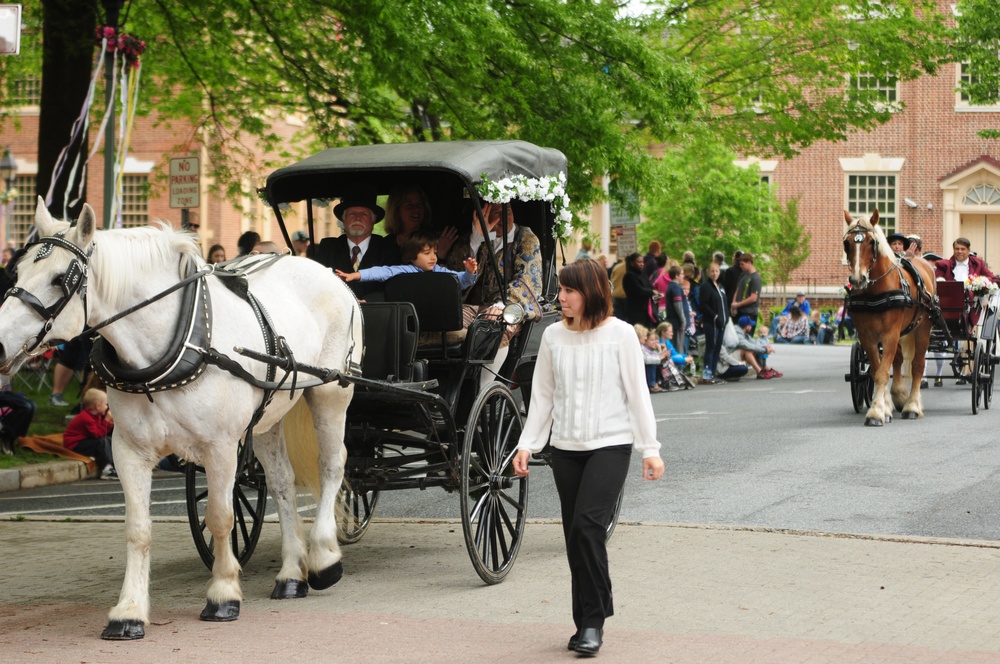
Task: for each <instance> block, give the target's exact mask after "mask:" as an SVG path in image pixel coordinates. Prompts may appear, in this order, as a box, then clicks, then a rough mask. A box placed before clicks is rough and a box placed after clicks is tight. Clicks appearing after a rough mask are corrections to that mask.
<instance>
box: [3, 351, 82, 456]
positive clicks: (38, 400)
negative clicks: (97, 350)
mask: <svg viewBox="0 0 1000 664" xmlns="http://www.w3.org/2000/svg"><path fill="white" fill-rule="evenodd" d="M27 383H30V385H28V384H26V382H25V381H23V380H22V379H21V378H15V379H14V384H13V385H12V386H11V389H12V390H13V391H15V392H22V393H24V395H25V396H27V397H28V398H29V399H31V400H32V401H34V402H35V417H34V419H32V420H31V426H30V427H29V428H28V435H29V436H46V435H48V434H52V433H62V432H63V431H65V430H66V416H67V415H69V413H70V410H71V408H57V407H56V406H50V405H49V396H51V394H52V388H51V387H49V386H47V385H43V386H42V387H41V389H37V388H36V387H34V386H35V385H36V384H37V380H36V379H35V378H34V377H33V376H32V377H31V379H30V380H28V381H27ZM51 384H52V370H51V369H50V370H49V385H51ZM63 398H64V399H66V401H67V402H69V403H70V404H76V402H77V401H79V399H80V382H79V381H78V380H77V379H75V378H74V379H73V380H71V381H70V383H69V387H68V388H67V389H66V393H65V394H64V395H63ZM59 458H60V457H57V456H55V455H52V454H38V453H37V452H32V451H31V450H26V449H23V448H20V447H18V448H17V450H16V453H15V454H14V455H13V456H6V455H0V469H4V468H17V467H18V466H27V465H30V464H33V463H46V462H48V461H56V460H58V459H59Z"/></svg>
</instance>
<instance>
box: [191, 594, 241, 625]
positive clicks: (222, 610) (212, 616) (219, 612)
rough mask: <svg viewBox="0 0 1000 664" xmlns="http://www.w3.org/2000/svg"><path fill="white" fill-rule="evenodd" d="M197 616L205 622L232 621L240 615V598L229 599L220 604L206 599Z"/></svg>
mask: <svg viewBox="0 0 1000 664" xmlns="http://www.w3.org/2000/svg"><path fill="white" fill-rule="evenodd" d="M198 617H199V618H201V619H202V620H205V621H207V622H232V621H234V620H236V619H237V618H239V617H240V600H238V599H230V600H226V601H225V602H223V603H222V604H216V603H215V602H213V601H212V600H208V602H207V603H206V604H205V608H204V609H203V610H202V612H201V615H200V616H198Z"/></svg>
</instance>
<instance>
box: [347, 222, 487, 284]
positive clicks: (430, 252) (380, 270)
mask: <svg viewBox="0 0 1000 664" xmlns="http://www.w3.org/2000/svg"><path fill="white" fill-rule="evenodd" d="M437 244H438V241H437V236H436V235H434V234H432V233H427V232H425V231H414V232H413V233H410V235H409V237H407V238H406V239H405V240H403V246H402V247H400V253H401V254H402V257H403V260H404V261H405V262H406V263H407V265H385V266H378V267H367V268H365V269H363V270H361V271H359V272H341V271H340V270H334V272H336V273H337V276H338V277H340V278H341V279H343V280H344V281H347V282H351V281H387V280H389V279H392V278H393V277H395V276H396V275H398V274H414V273H417V272H447V273H448V274H453V275H455V276H456V277H458V283H460V284H461V285H462V290H465V289H467V288H471V287H472V285H473V284H474V283H476V270H477V269H478V267H479V266H478V265H477V263H476V259H475V258H466V259H465V260H464V261H463V262H462V264H463V265H464V266H465V271H464V272H455V271H454V270H449V269H448V268H446V267H441V266H440V265H438V255H437Z"/></svg>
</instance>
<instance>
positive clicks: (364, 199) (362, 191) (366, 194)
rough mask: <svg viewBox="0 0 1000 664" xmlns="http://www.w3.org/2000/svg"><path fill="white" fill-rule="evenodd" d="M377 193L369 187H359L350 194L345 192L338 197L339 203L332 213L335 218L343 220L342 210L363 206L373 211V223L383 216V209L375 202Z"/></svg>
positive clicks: (380, 219)
mask: <svg viewBox="0 0 1000 664" xmlns="http://www.w3.org/2000/svg"><path fill="white" fill-rule="evenodd" d="M377 199H378V195H377V194H376V193H375V190H374V189H372V188H371V187H361V188H359V189H358V190H357V191H355V192H352V193H350V194H346V195H345V196H344V197H343V198H341V199H340V203H338V204H337V207H335V208H333V214H334V216H335V217H337V219H340V220H341V221H343V220H344V210H347V209H348V208H352V207H363V208H368V209H369V210H371V211H372V212H374V213H375V223H376V224H377V223H378V222H380V221H382V217H384V216H385V210H383V209H382V208H380V207H379V206H378V204H377V203H376V200H377Z"/></svg>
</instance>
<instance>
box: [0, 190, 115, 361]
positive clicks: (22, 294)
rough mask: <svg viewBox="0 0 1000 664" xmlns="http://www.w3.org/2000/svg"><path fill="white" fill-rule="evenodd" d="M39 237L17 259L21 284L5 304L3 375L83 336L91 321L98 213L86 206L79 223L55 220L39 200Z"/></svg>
mask: <svg viewBox="0 0 1000 664" xmlns="http://www.w3.org/2000/svg"><path fill="white" fill-rule="evenodd" d="M35 228H36V230H37V231H38V239H37V240H36V241H35V242H33V243H32V244H30V245H28V246H27V247H26V248H25V251H24V254H23V255H22V256H21V257H20V258H19V259H18V260H17V263H16V266H15V269H16V272H17V282H16V284H15V286H14V288H12V289H11V290H10V291H9V292H8V296H7V298H6V299H5V301H4V303H3V307H0V373H3V374H6V375H11V374H14V373H16V372H17V370H18V369H19V368H20V367H21V365H22V364H24V362H25V361H26V360H27V359H28V358H29V357H31V356H32V355H37V354H39V353H42V352H45V350H46V349H47V348H48V347H49V346H52V345H55V344H58V343H61V342H62V341H68V340H70V339H73V338H74V337H77V336H79V334H80V333H81V332H82V331H83V329H84V327H86V324H87V313H86V301H85V297H86V288H87V274H88V259H89V255H90V253H91V251H92V243H93V240H94V233H95V231H96V230H97V216H96V215H95V214H94V210H93V209H92V208H91V207H90V206H89V205H87V204H84V206H83V212H82V213H81V214H80V218H79V220H78V221H77V223H76V225H75V226H71V225H70V223H69V222H66V221H59V220H55V219H53V218H52V216H51V215H50V214H49V211H48V209H46V207H45V202H44V201H43V200H42V198H41V197H39V199H38V207H37V209H36V211H35Z"/></svg>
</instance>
